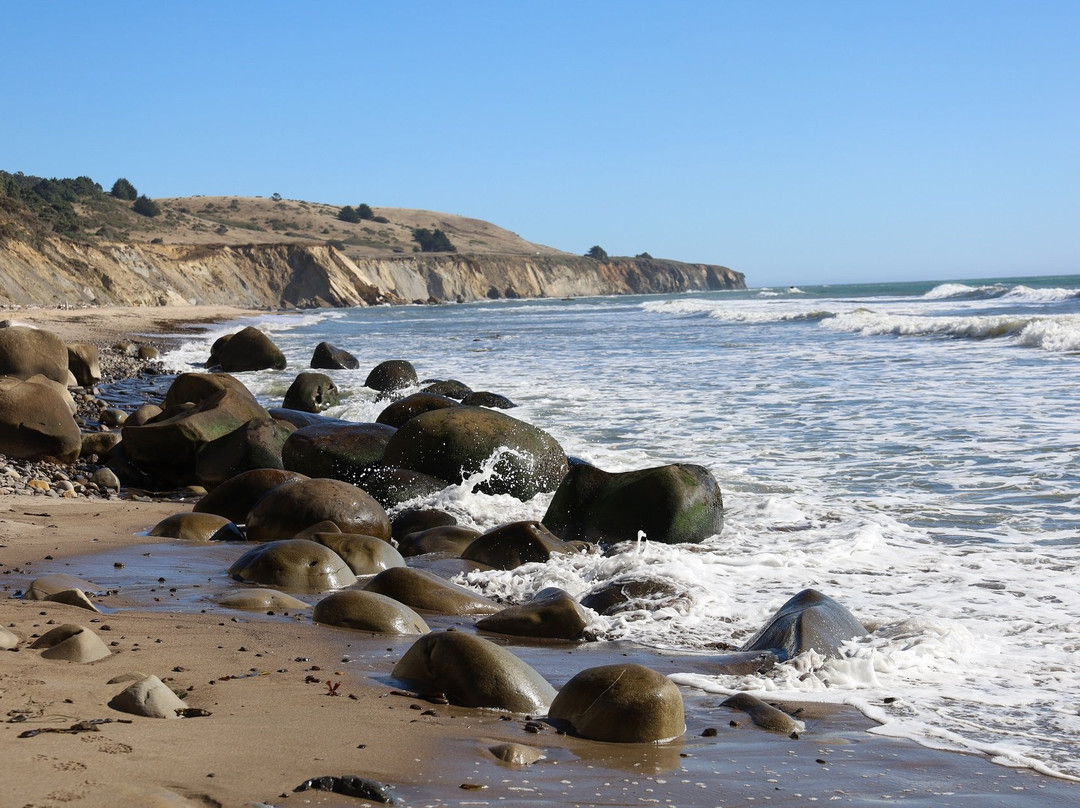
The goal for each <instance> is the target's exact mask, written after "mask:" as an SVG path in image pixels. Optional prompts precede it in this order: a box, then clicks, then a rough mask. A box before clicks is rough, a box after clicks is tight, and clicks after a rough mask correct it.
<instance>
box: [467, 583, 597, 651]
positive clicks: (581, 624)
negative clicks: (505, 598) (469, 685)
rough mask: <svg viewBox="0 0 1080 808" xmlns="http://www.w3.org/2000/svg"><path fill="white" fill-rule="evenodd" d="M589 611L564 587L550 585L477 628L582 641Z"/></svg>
mask: <svg viewBox="0 0 1080 808" xmlns="http://www.w3.org/2000/svg"><path fill="white" fill-rule="evenodd" d="M587 622H588V621H587V618H586V615H585V612H584V611H583V610H582V608H581V606H580V605H578V602H577V601H576V600H574V598H573V597H572V596H571V595H570V593H569V592H567V591H566V590H564V589H559V588H558V587H549V588H547V589H542V590H541V591H539V592H537V593H536V595H535V596H534V597H533V598H532V600H530V601H529V602H528V603H523V604H521V605H520V606H508V607H507V608H505V609H503V610H502V611H501V612H498V613H497V614H493V615H491V616H490V617H484V618H482V619H481V620H479V621H478V622H477V624H476V627H477V628H478V629H480V630H481V631H492V632H495V633H496V634H511V635H514V636H518V637H542V638H544V639H555V640H579V639H581V637H582V635H584V633H585V626H586V624H587Z"/></svg>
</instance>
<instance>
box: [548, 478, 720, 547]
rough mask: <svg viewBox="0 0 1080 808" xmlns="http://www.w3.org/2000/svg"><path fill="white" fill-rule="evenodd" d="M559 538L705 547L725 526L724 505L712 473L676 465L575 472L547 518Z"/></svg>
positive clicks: (554, 502) (549, 509) (552, 501)
mask: <svg viewBox="0 0 1080 808" xmlns="http://www.w3.org/2000/svg"><path fill="white" fill-rule="evenodd" d="M542 521H543V523H544V524H545V525H547V527H548V528H549V529H550V530H551V531H552V532H553V533H554V534H555V535H557V536H559V537H561V538H563V539H565V540H567V541H572V540H585V541H591V542H597V543H606V544H614V543H617V542H621V541H633V540H635V539H637V537H638V531H644V533H645V537H646V538H647V539H648V540H649V541H658V542H663V543H664V544H681V543H683V542H701V541H704V540H705V539H707V538H709V537H710V536H715V535H716V534H717V533H719V532H720V530H721V528H723V526H724V500H723V497H722V496H721V494H720V486H719V485H717V483H716V480H715V479H714V478H713V476H712V473H711V472H709V470H708V469H706V468H704V467H703V466H696V465H691V464H687V463H677V464H673V465H668V466H658V467H656V468H649V469H640V470H636V471H624V472H608V471H604V470H603V469H599V468H597V467H596V466H589V465H576V466H574V467H573V468H571V469H570V471H569V472H568V473H567V475H566V477H565V478H564V479H563V481H562V483H561V484H560V485H559V488H558V490H557V491H556V492H555V496H554V497H553V498H552V500H551V505H549V506H548V510H547V513H545V514H544V518H543V520H542Z"/></svg>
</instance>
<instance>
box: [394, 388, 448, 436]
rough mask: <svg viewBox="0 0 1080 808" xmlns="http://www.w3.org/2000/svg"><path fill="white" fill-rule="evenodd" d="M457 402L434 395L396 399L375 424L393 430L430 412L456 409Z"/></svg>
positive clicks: (418, 394) (424, 394) (415, 395)
mask: <svg viewBox="0 0 1080 808" xmlns="http://www.w3.org/2000/svg"><path fill="white" fill-rule="evenodd" d="M458 406H460V405H459V404H458V402H456V401H454V399H452V398H448V397H447V396H440V395H437V394H436V393H413V394H412V395H411V396H405V398H402V399H398V400H397V401H395V402H394V403H393V404H390V405H388V406H387V407H386V409H384V410H383V411H382V412H380V413H379V415H378V417H377V418H376V419H375V421H376V423H380V424H386V425H388V426H392V427H394V428H395V429H397V428H399V427H402V426H404V425H405V422H406V421H408V420H409V419H410V418H415V417H416V416H417V415H420V414H421V413H424V412H429V411H430V410H444V409H446V408H447V407H458Z"/></svg>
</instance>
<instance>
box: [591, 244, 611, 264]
mask: <svg viewBox="0 0 1080 808" xmlns="http://www.w3.org/2000/svg"><path fill="white" fill-rule="evenodd" d="M585 255H586V256H587V257H589V258H595V259H596V260H597V261H606V260H608V254H607V250H605V249H604V248H603V247H601V246H600V245H599V244H596V245H593V246H592V247H590V248H589V251H588V252H587V253H585Z"/></svg>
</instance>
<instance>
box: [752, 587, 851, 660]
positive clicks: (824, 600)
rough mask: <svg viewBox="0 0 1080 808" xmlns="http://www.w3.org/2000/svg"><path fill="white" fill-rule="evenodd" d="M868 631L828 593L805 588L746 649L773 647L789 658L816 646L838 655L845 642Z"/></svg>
mask: <svg viewBox="0 0 1080 808" xmlns="http://www.w3.org/2000/svg"><path fill="white" fill-rule="evenodd" d="M867 633H868V632H867V631H866V629H865V628H863V625H862V623H860V622H859V621H858V620H856V619H855V616H854V615H853V614H852V613H851V612H849V611H848V610H847V609H846V608H844V607H843V606H842V605H840V604H839V603H837V602H836V601H835V600H833V599H832V598H830V597H829V596H828V595H824V594H822V593H821V592H818V591H817V590H816V589H804V590H803V591H802V592H800V593H799V594H797V595H795V596H794V597H792V598H791V599H790V600H788V601H787V603H785V604H784V605H783V606H781V607H780V608H779V609H778V610H777V611H776V613H775V614H774V615H773V616H772V617H771V618H770V619H769V622H768V623H766V624H765V627H764V628H762V629H761V631H759V632H758V634H757V636H755V637H754V638H753V639H752V640H750V642H748V643H747V644H746V645H745V646H743V650H744V651H763V650H770V651H774V652H775V653H776V655H777V656H778V657H780V659H787V658H789V657H793V656H797V655H799V654H801V653H802V652H803V651H807V650H810V649H813V650H814V651H817V652H818V653H819V654H822V655H823V656H827V657H830V656H831V657H836V656H840V647H841V646H842V645H843V644H844V643H845V642H847V641H848V640H851V639H854V638H855V637H864V636H866V634H867Z"/></svg>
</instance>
